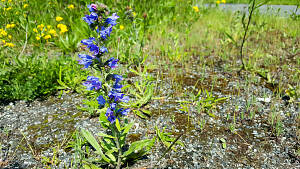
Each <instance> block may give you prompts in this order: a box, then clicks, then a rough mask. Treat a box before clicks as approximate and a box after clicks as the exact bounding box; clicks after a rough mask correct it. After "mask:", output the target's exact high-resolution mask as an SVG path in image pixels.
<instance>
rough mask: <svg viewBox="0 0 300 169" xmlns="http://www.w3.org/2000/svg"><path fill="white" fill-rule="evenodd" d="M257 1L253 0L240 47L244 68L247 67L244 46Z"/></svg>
mask: <svg viewBox="0 0 300 169" xmlns="http://www.w3.org/2000/svg"><path fill="white" fill-rule="evenodd" d="M255 1H256V0H253V1H252V6H251V9H250V13H249V17H248V23H247V26H246V28H245V32H244V36H243V41H242V44H241V48H240V59H241V61H242V65H243V66H242V68H241V70H242V69H245V64H244V60H243V48H244V44H245V42H246V36H247V32H248V29H249V25H250V22H251V18H252V15H253V11H254V6H255Z"/></svg>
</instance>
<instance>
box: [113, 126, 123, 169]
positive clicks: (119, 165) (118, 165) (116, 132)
mask: <svg viewBox="0 0 300 169" xmlns="http://www.w3.org/2000/svg"><path fill="white" fill-rule="evenodd" d="M114 134H115V137H116V138H115V142H116V146H117V148H118V161H117V167H116V168H117V169H120V168H121V165H122V163H121V156H122V149H121V147H120V141H119V138H120V133H119V131H118V129H117V127H116V126H115V125H114Z"/></svg>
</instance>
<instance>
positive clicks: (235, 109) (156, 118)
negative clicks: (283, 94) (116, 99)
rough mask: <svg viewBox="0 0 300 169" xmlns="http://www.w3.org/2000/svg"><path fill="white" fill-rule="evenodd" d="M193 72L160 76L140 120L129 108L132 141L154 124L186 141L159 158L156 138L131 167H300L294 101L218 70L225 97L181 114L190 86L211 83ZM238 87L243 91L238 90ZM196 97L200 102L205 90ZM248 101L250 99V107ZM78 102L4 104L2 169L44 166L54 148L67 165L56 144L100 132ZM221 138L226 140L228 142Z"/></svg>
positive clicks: (73, 98)
mask: <svg viewBox="0 0 300 169" xmlns="http://www.w3.org/2000/svg"><path fill="white" fill-rule="evenodd" d="M198 72H199V71H198ZM193 73H194V74H193ZM195 73H196V72H192V73H187V72H183V73H182V77H181V78H180V79H179V80H178V79H177V81H176V79H172V78H168V79H164V80H161V81H159V84H158V85H157V88H156V91H157V92H156V93H157V94H156V97H159V98H161V99H154V100H152V101H151V103H149V104H147V105H146V106H145V108H146V109H148V110H150V111H151V112H152V114H153V115H152V116H151V117H150V118H149V119H141V118H138V117H137V116H136V115H134V114H133V113H130V114H129V115H128V119H129V120H130V121H134V122H135V124H134V127H133V128H132V130H131V132H130V134H129V138H132V137H133V136H137V138H135V139H143V138H152V137H154V136H155V126H157V127H158V128H159V129H163V128H165V129H166V131H168V132H171V133H173V134H174V136H175V137H176V136H178V135H179V134H180V133H183V136H182V137H181V138H180V140H181V141H182V142H183V143H184V145H185V146H184V147H181V146H179V145H176V146H175V148H176V149H177V151H170V152H169V153H168V154H167V155H166V156H165V157H164V158H163V159H162V160H160V161H158V159H159V158H160V157H161V155H162V154H163V152H164V151H165V150H166V149H167V148H166V147H165V146H164V145H163V144H162V143H160V142H156V143H157V144H156V145H155V146H154V148H153V149H152V151H151V152H150V153H149V154H148V155H147V157H146V159H142V160H139V161H137V162H136V163H135V164H133V165H131V166H129V168H136V169H138V168H139V169H140V168H187V169H188V168H228V169H229V168H249V169H250V168H295V169H296V168H300V154H299V152H300V142H299V137H300V133H299V131H300V124H299V123H300V118H299V104H296V102H292V103H287V101H285V100H282V98H280V97H277V96H275V95H274V94H273V92H272V91H271V90H270V89H268V88H266V87H264V85H260V86H257V85H254V84H251V83H250V84H249V83H246V82H245V80H244V79H242V78H236V77H235V78H233V77H231V75H230V74H228V73H223V72H222V71H219V72H218V70H215V72H214V76H216V74H217V78H216V79H217V80H216V81H217V83H216V85H215V87H214V90H213V91H212V94H213V95H214V96H215V97H218V98H221V97H227V100H226V101H223V102H221V103H217V104H215V107H214V108H211V109H209V110H208V111H206V112H203V111H200V112H199V111H198V109H197V108H196V105H194V104H191V105H189V112H183V111H182V109H181V108H182V105H181V103H182V102H180V101H183V100H185V101H192V100H191V97H190V96H189V94H190V93H191V92H193V90H194V88H195V87H196V88H202V87H203V86H205V85H209V84H210V83H211V82H209V81H207V82H205V81H204V82H203V83H199V84H198V85H197V86H193V85H191V84H192V83H191V82H194V81H196V80H197V79H198V76H204V77H205V78H206V79H210V77H209V76H210V74H211V73H210V72H205V74H203V75H201V74H200V75H199V73H197V74H195ZM154 77H155V76H154ZM218 79H225V80H220V81H219V80H218ZM206 83H207V84H206ZM223 83H225V85H224V84H223ZM178 84H181V85H182V86H184V92H185V93H181V94H180V95H176V94H174V93H176V90H175V89H174V86H176V85H178ZM237 86H239V88H240V89H241V91H240V92H236V93H235V91H236V90H237ZM219 89H220V90H219ZM221 89H222V90H221ZM229 91H230V92H229ZM200 97H201V98H202V99H205V98H206V95H205V94H202V95H201V96H200ZM250 98H254V100H253V101H252V102H251V104H250V105H249V104H247V103H248V101H249V99H250ZM264 98H267V99H264ZM83 99H84V98H83V97H82V96H80V95H79V94H74V93H69V94H63V95H62V97H61V98H59V97H58V96H51V97H50V98H48V99H47V100H41V101H38V100H36V101H34V102H31V103H26V102H24V101H17V102H14V103H10V104H9V105H3V106H1V107H0V136H1V140H0V147H1V151H0V159H1V160H0V162H2V163H1V164H2V168H5V169H13V168H15V169H18V168H44V167H45V163H43V157H48V158H51V157H53V154H54V148H55V149H56V150H57V152H56V154H57V157H58V159H57V161H58V163H57V164H56V165H51V164H48V165H50V166H51V168H71V164H72V162H73V161H74V154H73V151H72V149H63V148H59V147H63V145H66V144H67V142H66V140H68V139H70V134H72V133H73V131H75V130H76V129H77V130H79V129H80V128H85V129H88V130H89V131H91V132H92V133H94V134H96V133H97V132H99V131H102V130H103V129H102V128H101V126H100V125H99V123H98V118H97V117H95V118H90V117H89V116H88V115H87V114H86V113H85V112H82V111H80V110H79V109H77V106H82V101H83ZM247 100H248V101H247ZM298 102H299V99H298ZM247 105H248V109H246V107H247ZM243 112H244V118H243V119H242V118H241V115H242V113H243ZM272 115H276V117H280V121H281V123H280V124H278V125H280V126H279V129H281V133H280V134H279V136H276V131H275V130H274V125H273V126H272V125H271V122H270V119H271V118H270V116H272ZM251 116H252V118H250V117H251ZM275 127H276V126H275ZM222 140H225V142H226V146H225V147H224V144H223V143H224V142H222ZM129 141H130V140H129ZM156 164H157V165H156ZM0 166H1V165H0Z"/></svg>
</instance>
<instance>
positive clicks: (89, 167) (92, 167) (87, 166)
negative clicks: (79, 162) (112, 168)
mask: <svg viewBox="0 0 300 169" xmlns="http://www.w3.org/2000/svg"><path fill="white" fill-rule="evenodd" d="M83 168H84V169H102V168H99V167H97V166H96V165H95V164H85V165H83Z"/></svg>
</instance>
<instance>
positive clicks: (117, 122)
mask: <svg viewBox="0 0 300 169" xmlns="http://www.w3.org/2000/svg"><path fill="white" fill-rule="evenodd" d="M116 127H117V129H118V131H119V132H121V127H120V122H119V119H118V118H116Z"/></svg>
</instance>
